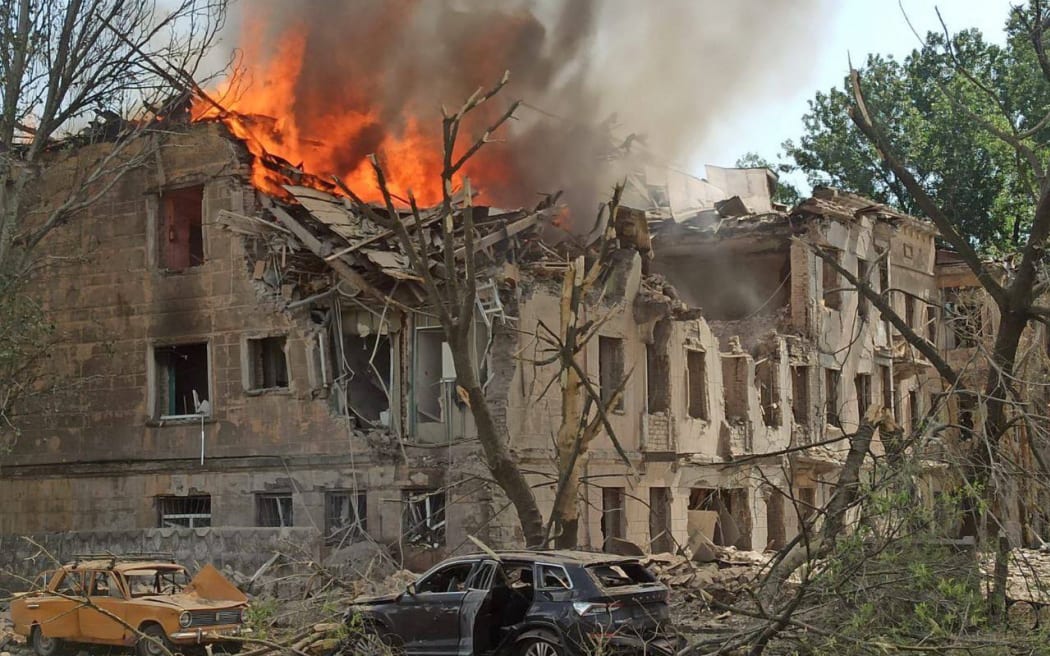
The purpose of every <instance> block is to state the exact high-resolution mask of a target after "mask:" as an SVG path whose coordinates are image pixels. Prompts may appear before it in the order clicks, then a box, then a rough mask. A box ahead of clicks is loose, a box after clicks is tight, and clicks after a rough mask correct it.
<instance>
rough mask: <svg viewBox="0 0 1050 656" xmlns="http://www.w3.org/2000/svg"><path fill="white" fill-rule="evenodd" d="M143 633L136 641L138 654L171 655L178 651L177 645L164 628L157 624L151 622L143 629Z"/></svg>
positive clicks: (142, 655)
mask: <svg viewBox="0 0 1050 656" xmlns="http://www.w3.org/2000/svg"><path fill="white" fill-rule="evenodd" d="M141 632H142V635H140V636H139V640H138V642H136V643H135V653H136V654H138V656H170V654H175V653H177V651H176V649H175V645H173V644H172V643H171V641H170V640H168V636H167V634H165V633H164V629H163V628H162V627H160V626H159V625H157V624H150V625H149V626H146V627H144V628H142V629H141Z"/></svg>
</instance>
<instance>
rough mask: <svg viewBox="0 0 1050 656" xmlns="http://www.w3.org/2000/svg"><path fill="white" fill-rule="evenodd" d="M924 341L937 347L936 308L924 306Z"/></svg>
mask: <svg viewBox="0 0 1050 656" xmlns="http://www.w3.org/2000/svg"><path fill="white" fill-rule="evenodd" d="M926 339H927V340H929V342H930V344H933V345H934V346H936V345H937V306H935V305H931V304H929V303H927V304H926Z"/></svg>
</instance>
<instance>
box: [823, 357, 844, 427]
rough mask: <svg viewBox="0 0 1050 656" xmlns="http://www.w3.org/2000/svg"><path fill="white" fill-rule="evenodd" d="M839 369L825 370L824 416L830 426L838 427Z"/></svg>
mask: <svg viewBox="0 0 1050 656" xmlns="http://www.w3.org/2000/svg"><path fill="white" fill-rule="evenodd" d="M840 377H841V374H840V372H839V370H838V369H825V370H824V415H825V418H826V419H827V423H828V425H830V426H838V425H839V424H840V421H839V378H840Z"/></svg>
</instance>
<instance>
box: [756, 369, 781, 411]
mask: <svg viewBox="0 0 1050 656" xmlns="http://www.w3.org/2000/svg"><path fill="white" fill-rule="evenodd" d="M778 364H779V361H777V360H774V359H772V358H766V359H765V360H763V361H762V362H759V363H758V364H757V365H756V366H755V384H756V385H758V397H759V400H760V401H761V403H762V421H763V423H765V425H766V426H769V427H773V428H775V427H777V426H780V384H779V380H777V369H778V367H777V365H778Z"/></svg>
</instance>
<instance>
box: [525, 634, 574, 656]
mask: <svg viewBox="0 0 1050 656" xmlns="http://www.w3.org/2000/svg"><path fill="white" fill-rule="evenodd" d="M564 653H565V652H564V651H563V650H562V648H561V645H560V644H558V642H557V640H555V639H554V638H547V637H545V636H544V637H536V638H528V639H526V640H525V641H524V642H522V643H521V648H520V649H519V650H518V654H519V655H520V656H562V655H563V654H564Z"/></svg>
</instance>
